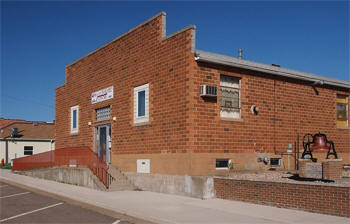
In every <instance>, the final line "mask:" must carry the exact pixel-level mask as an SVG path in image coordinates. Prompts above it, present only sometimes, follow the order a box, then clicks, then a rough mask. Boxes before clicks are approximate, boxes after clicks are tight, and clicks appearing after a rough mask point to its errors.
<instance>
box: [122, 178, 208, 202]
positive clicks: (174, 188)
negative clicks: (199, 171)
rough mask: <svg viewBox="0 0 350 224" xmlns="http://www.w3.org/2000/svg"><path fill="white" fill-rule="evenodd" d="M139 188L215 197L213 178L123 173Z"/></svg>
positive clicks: (167, 192) (199, 196)
mask: <svg viewBox="0 0 350 224" xmlns="http://www.w3.org/2000/svg"><path fill="white" fill-rule="evenodd" d="M124 174H125V175H126V176H127V177H128V178H129V179H130V180H131V182H132V183H133V184H134V185H135V186H136V187H138V188H140V189H141V190H145V191H153V192H159V193H166V194H176V195H182V196H189V197H194V198H201V199H209V198H214V197H215V191H214V180H213V178H211V177H201V176H180V175H162V174H144V173H132V172H126V173H124Z"/></svg>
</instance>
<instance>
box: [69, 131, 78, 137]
mask: <svg viewBox="0 0 350 224" xmlns="http://www.w3.org/2000/svg"><path fill="white" fill-rule="evenodd" d="M78 134H79V132H73V133H72V132H71V133H70V135H71V136H75V135H78Z"/></svg>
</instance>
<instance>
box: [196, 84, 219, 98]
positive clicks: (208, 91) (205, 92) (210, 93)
mask: <svg viewBox="0 0 350 224" xmlns="http://www.w3.org/2000/svg"><path fill="white" fill-rule="evenodd" d="M200 95H201V96H203V97H217V95H218V87H216V86H208V85H201V94H200Z"/></svg>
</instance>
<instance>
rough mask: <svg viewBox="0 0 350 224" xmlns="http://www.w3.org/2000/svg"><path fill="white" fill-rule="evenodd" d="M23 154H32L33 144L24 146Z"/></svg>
mask: <svg viewBox="0 0 350 224" xmlns="http://www.w3.org/2000/svg"><path fill="white" fill-rule="evenodd" d="M24 155H25V156H31V155H33V146H24Z"/></svg>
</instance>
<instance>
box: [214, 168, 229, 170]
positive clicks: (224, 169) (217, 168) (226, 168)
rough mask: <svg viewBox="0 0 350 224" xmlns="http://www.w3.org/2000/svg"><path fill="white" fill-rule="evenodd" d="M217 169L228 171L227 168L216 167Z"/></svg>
mask: <svg viewBox="0 0 350 224" xmlns="http://www.w3.org/2000/svg"><path fill="white" fill-rule="evenodd" d="M215 169H216V170H228V168H227V167H216V168H215Z"/></svg>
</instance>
